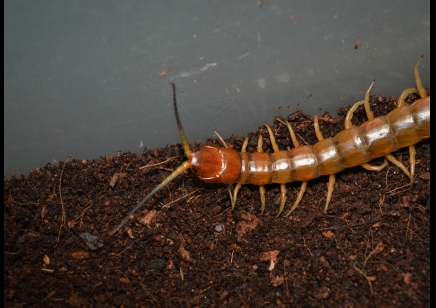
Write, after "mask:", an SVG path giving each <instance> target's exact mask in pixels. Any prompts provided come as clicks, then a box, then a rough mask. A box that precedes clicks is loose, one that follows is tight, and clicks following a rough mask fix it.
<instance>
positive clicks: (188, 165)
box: [109, 83, 192, 236]
mask: <svg viewBox="0 0 436 308" xmlns="http://www.w3.org/2000/svg"><path fill="white" fill-rule="evenodd" d="M171 85H172V86H173V102H174V115H175V117H176V122H177V127H178V128H179V133H180V138H181V139H182V146H183V151H184V152H185V155H186V156H187V157H188V158H189V156H190V155H191V154H192V150H191V148H190V147H189V143H188V139H187V138H186V135H185V132H184V131H183V126H182V122H180V117H179V112H178V110H177V100H176V85H175V84H174V83H171ZM190 168H192V164H191V163H190V162H189V161H185V162H184V163H183V164H181V165H180V166H179V167H177V169H176V170H174V171H173V173H171V174H170V175H169V176H168V177H167V178H166V179H165V180H163V181H162V182H161V183H160V184H159V185H157V186H156V187H155V188H154V189H153V190H152V191H151V192H150V193H149V194H148V195H147V196H145V198H144V199H142V201H141V202H139V203H138V205H137V206H136V207H135V208H134V209H133V210H131V211H130V213H129V214H127V216H126V217H125V218H124V219H123V220H122V221H121V223H120V224H119V225H118V226H116V227H115V228H113V229H112V230H111V231H110V232H109V236H111V235H113V234H114V233H115V232H117V231H118V230H119V229H120V228H121V227H122V226H124V224H125V223H126V222H127V221H128V220H129V218H130V216H132V215H133V214H135V213H136V211H137V210H139V209H140V208H141V207H142V206H143V205H144V203H145V202H147V201H148V200H149V199H150V198H151V197H153V195H154V194H155V193H157V192H158V191H159V190H161V189H162V188H163V187H165V186H166V185H167V184H168V183H169V182H171V181H172V180H174V179H175V178H176V177H177V176H178V175H180V174H181V173H182V172H183V171H185V170H188V169H190Z"/></svg>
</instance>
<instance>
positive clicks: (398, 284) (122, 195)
mask: <svg viewBox="0 0 436 308" xmlns="http://www.w3.org/2000/svg"><path fill="white" fill-rule="evenodd" d="M413 99H416V97H415V98H413V97H411V98H410V99H409V100H413ZM395 105H396V100H395V98H393V97H372V98H371V108H372V110H373V111H374V114H375V116H382V115H386V114H387V113H388V112H390V111H391V110H392V109H393V108H395ZM347 110H348V108H341V109H339V110H338V112H337V113H338V114H337V116H336V115H335V116H333V117H331V116H330V115H329V114H324V116H322V117H321V118H320V126H321V130H322V132H323V134H324V137H326V138H327V137H331V136H334V135H335V134H337V133H338V132H339V131H341V130H343V129H344V117H345V115H346V111H347ZM287 119H288V120H289V121H290V123H291V125H292V126H293V128H294V130H295V132H296V134H297V138H298V140H299V141H300V142H301V143H302V144H314V143H315V142H317V139H316V136H315V133H314V129H313V118H312V117H311V116H308V115H304V114H303V113H302V112H296V113H294V114H291V115H290V116H289V117H288V118H287ZM366 120H367V118H366V115H365V112H364V109H363V107H360V108H359V109H358V111H357V112H356V113H355V115H354V118H353V124H354V125H359V124H361V123H363V122H364V121H366ZM271 127H272V129H273V131H274V134H275V136H276V139H277V143H278V145H279V147H280V149H286V148H288V147H290V148H292V147H293V146H292V143H291V141H290V137H289V132H288V130H287V128H286V127H285V126H284V125H283V124H281V123H280V122H278V121H277V120H276V121H274V124H272V125H271ZM259 133H261V134H262V135H263V139H264V145H263V150H264V151H265V152H268V153H271V152H272V148H271V143H270V140H269V137H268V132H267V130H266V129H265V127H260V128H259V129H258V131H257V132H254V133H251V134H250V135H249V140H250V141H249V145H248V148H247V152H249V153H251V152H255V151H256V147H257V139H258V137H257V136H258V134H259ZM223 137H224V136H223ZM244 138H245V137H244V136H238V137H236V136H230V137H229V138H227V139H225V140H226V142H227V143H228V144H229V146H230V147H232V148H234V149H236V150H238V151H239V150H240V149H241V147H242V144H243V142H244ZM206 143H207V144H216V145H220V144H219V142H218V141H217V140H215V139H209V140H207V141H206ZM201 145H202V144H200V143H196V144H193V145H191V147H192V150H193V151H196V150H198V149H199V148H200V146H201ZM416 151H417V155H416V174H415V179H414V182H413V186H412V187H411V186H410V185H409V182H410V181H409V178H408V177H407V176H406V175H405V174H404V173H403V172H402V171H401V170H400V169H399V168H398V167H396V166H395V165H393V164H391V163H389V165H388V166H387V167H386V168H385V169H383V170H382V171H380V172H372V171H367V170H365V169H364V168H362V167H360V166H358V167H354V168H349V169H346V170H344V171H342V172H339V173H338V174H336V184H335V189H334V192H333V197H332V200H331V202H330V205H329V207H328V210H327V213H324V207H325V202H326V195H327V182H328V176H323V177H320V178H318V179H314V180H311V181H309V183H308V187H307V191H306V193H305V194H304V197H303V199H302V201H301V203H300V205H299V206H298V208H297V209H296V210H295V211H294V212H293V213H292V214H291V215H290V216H289V217H284V213H286V212H287V211H289V210H290V208H291V207H292V204H293V203H294V201H295V199H296V196H297V194H298V191H299V189H300V185H301V182H292V183H289V184H287V185H286V188H287V197H288V199H287V202H286V206H285V210H284V213H283V214H282V215H281V216H280V217H278V218H276V215H277V211H278V208H279V204H280V186H279V185H275V184H271V185H266V187H265V188H266V209H265V212H264V214H263V215H261V213H260V210H261V203H260V197H259V188H258V187H257V186H254V185H244V186H243V187H242V188H241V189H240V192H239V195H238V199H237V203H236V207H235V209H234V210H233V211H232V210H231V203H230V198H229V193H228V188H227V186H225V185H210V184H205V183H202V182H201V181H199V180H198V179H197V178H196V177H195V175H194V174H193V173H192V172H191V171H186V172H185V173H183V174H182V175H180V176H179V177H178V178H176V179H175V180H173V181H172V182H171V183H170V184H169V185H168V186H167V187H165V188H164V189H162V190H161V191H159V192H158V193H157V194H156V195H155V196H153V197H152V198H151V199H150V200H149V201H148V202H146V204H145V205H144V206H143V208H141V209H140V210H139V211H138V212H136V213H135V215H133V216H132V217H131V218H130V220H129V221H128V222H127V223H126V224H125V225H124V226H123V227H122V228H120V229H119V230H118V231H117V232H116V233H115V234H114V235H112V236H109V235H108V233H109V231H110V230H111V229H113V228H114V227H115V226H117V225H118V224H119V223H120V222H121V220H122V219H123V218H124V217H125V216H126V215H127V214H128V213H129V212H130V211H131V210H132V209H133V208H134V207H135V206H136V205H137V204H138V202H140V201H141V200H142V199H143V198H144V196H145V195H146V194H147V193H149V192H150V191H151V190H152V189H153V188H154V187H155V186H156V185H158V184H159V183H160V182H161V181H162V180H163V179H164V178H166V177H167V176H168V175H169V174H170V173H171V172H172V171H173V170H174V169H175V168H176V167H177V166H179V165H180V164H181V163H182V162H183V161H185V160H186V158H185V157H184V154H183V150H182V147H181V145H180V144H174V145H172V146H167V147H164V148H161V149H155V150H147V149H146V150H144V152H143V153H142V155H137V154H132V153H123V154H119V155H117V156H112V157H100V158H97V159H94V160H77V159H74V158H72V159H67V157H66V158H65V161H60V162H58V163H53V162H51V163H47V164H46V165H45V166H43V167H41V168H38V169H36V170H34V171H32V172H30V174H29V175H28V176H23V175H21V176H20V177H17V176H12V178H10V179H7V178H6V177H5V178H4V215H5V218H4V304H5V306H8V307H18V306H19V307H22V306H29V307H30V306H32V307H42V306H57V307H63V306H65V305H69V306H70V307H96V306H99V307H335V306H336V307H371V306H372V307H429V306H430V142H429V140H425V141H422V142H420V143H419V144H417V145H416ZM393 155H394V156H395V157H396V158H397V159H398V160H399V161H401V162H402V163H403V164H404V165H405V166H406V167H407V168H409V149H408V148H405V149H401V150H399V151H397V152H395V153H393ZM382 163H383V158H380V159H376V160H374V161H372V162H371V164H373V165H380V164H382Z"/></svg>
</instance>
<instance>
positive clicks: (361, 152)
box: [238, 97, 430, 185]
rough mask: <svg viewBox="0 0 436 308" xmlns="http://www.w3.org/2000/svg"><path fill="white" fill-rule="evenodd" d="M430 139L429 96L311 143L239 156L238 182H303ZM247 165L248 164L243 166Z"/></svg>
mask: <svg viewBox="0 0 436 308" xmlns="http://www.w3.org/2000/svg"><path fill="white" fill-rule="evenodd" d="M426 138H430V98H429V97H427V98H425V99H420V100H418V101H416V102H415V103H413V104H412V105H410V106H409V105H406V106H403V107H400V108H396V109H394V110H393V111H391V112H390V113H389V114H388V115H387V116H382V117H378V118H374V119H373V120H370V121H367V122H365V123H363V124H362V125H361V126H359V127H357V126H353V127H352V128H350V129H347V130H343V131H341V132H339V133H338V134H337V135H336V136H334V137H332V138H327V139H324V140H321V141H320V142H318V143H316V144H315V145H313V146H310V145H304V146H300V147H298V148H294V149H291V150H289V151H285V150H283V151H279V152H274V153H272V154H271V155H268V154H267V153H260V152H256V153H252V154H248V155H244V156H243V158H242V159H243V163H242V164H243V165H244V168H243V169H242V170H241V173H240V174H241V175H240V178H242V179H244V180H243V181H240V180H238V183H241V184H253V185H265V184H271V183H289V182H292V181H307V180H311V179H314V178H317V177H319V176H322V175H329V174H334V173H337V172H339V171H342V170H344V169H346V168H350V167H355V166H359V165H361V164H363V163H366V162H369V161H370V160H372V159H374V158H378V157H383V156H385V155H387V154H389V153H392V152H395V151H397V150H398V149H400V148H404V147H407V146H410V145H413V144H416V143H418V142H420V141H422V140H423V139H426ZM247 166H248V167H247Z"/></svg>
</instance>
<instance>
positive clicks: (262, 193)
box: [257, 135, 265, 214]
mask: <svg viewBox="0 0 436 308" xmlns="http://www.w3.org/2000/svg"><path fill="white" fill-rule="evenodd" d="M262 145H263V139H262V135H259V140H258V142H257V151H258V152H263V151H262ZM259 194H260V203H261V205H262V208H261V211H260V214H263V212H264V211H265V187H264V186H263V185H260V186H259Z"/></svg>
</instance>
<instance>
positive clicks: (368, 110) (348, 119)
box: [345, 81, 415, 181]
mask: <svg viewBox="0 0 436 308" xmlns="http://www.w3.org/2000/svg"><path fill="white" fill-rule="evenodd" d="M373 85H374V81H373V82H372V83H371V85H370V86H369V88H368V90H367V91H366V93H365V100H364V101H361V102H357V103H355V104H354V105H353V106H352V107H351V108H350V110H348V112H347V116H346V117H345V129H349V128H351V127H352V126H353V124H352V123H351V119H352V118H353V113H354V112H355V111H356V109H357V108H359V106H362V105H363V106H364V107H365V111H366V116H367V117H368V120H372V119H374V114H373V113H372V111H371V107H370V105H369V92H370V91H371V88H372V86H373ZM412 90H414V89H407V90H405V91H404V92H403V94H402V95H401V97H400V98H401V100H400V101H399V104H401V105H404V99H405V97H407V95H408V94H410V93H411V92H409V91H412ZM398 107H401V106H400V105H399V106H398ZM411 152H413V151H411ZM411 157H412V155H411ZM386 159H388V160H389V161H391V162H392V163H393V164H395V165H396V166H398V167H399V168H401V170H403V172H404V173H405V174H406V175H407V176H408V177H409V178H411V174H410V173H409V171H408V170H407V168H406V167H405V166H404V165H403V164H402V163H401V162H399V161H398V160H397V159H396V158H395V157H393V156H392V155H391V154H388V155H386V156H385V159H384V162H383V164H381V165H380V166H372V165H370V164H368V163H364V164H362V165H360V166H362V167H363V168H365V169H366V170H369V171H381V170H383V168H384V167H386V166H387V165H388V162H387V161H386ZM414 160H415V157H414V156H413V161H414ZM413 169H415V166H413ZM411 181H412V178H411Z"/></svg>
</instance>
